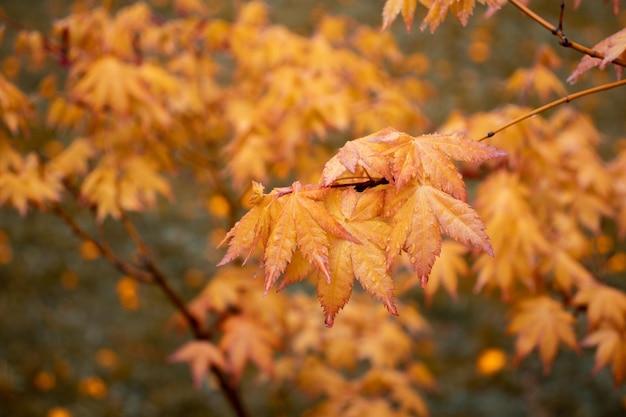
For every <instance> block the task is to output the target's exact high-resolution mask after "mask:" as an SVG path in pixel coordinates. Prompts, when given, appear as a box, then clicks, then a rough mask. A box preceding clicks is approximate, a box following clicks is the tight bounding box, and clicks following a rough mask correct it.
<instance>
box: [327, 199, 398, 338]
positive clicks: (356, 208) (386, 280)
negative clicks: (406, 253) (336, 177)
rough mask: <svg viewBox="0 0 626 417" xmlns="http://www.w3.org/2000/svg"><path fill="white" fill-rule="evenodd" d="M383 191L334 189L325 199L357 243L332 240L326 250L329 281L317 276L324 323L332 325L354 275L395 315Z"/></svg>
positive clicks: (348, 291)
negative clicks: (360, 191) (388, 259)
mask: <svg viewBox="0 0 626 417" xmlns="http://www.w3.org/2000/svg"><path fill="white" fill-rule="evenodd" d="M383 193H384V191H382V190H367V191H365V192H363V193H358V192H356V191H355V190H354V189H352V188H349V189H347V190H343V191H338V190H334V191H333V194H332V195H331V196H330V197H329V198H328V200H327V205H328V207H329V212H330V213H331V214H332V215H334V217H335V218H337V219H342V221H341V225H342V226H343V227H344V228H345V229H346V230H347V231H348V232H349V233H350V234H351V235H353V236H355V237H356V238H357V239H358V241H359V242H360V243H356V242H353V241H347V240H341V239H332V241H331V244H330V249H329V270H330V272H331V274H332V278H331V280H330V281H329V282H327V281H326V280H324V279H321V277H320V279H318V284H317V295H318V298H319V300H320V303H321V304H322V307H323V308H324V313H325V315H326V318H325V323H326V325H327V326H328V327H330V326H332V325H333V321H334V317H335V315H336V314H337V312H338V311H339V310H340V309H341V308H343V306H344V305H345V304H346V303H347V302H348V299H349V298H350V294H351V293H352V285H353V283H354V278H355V277H356V279H358V281H359V283H360V284H361V286H362V287H363V288H364V289H365V291H367V293H368V294H370V295H371V296H372V297H374V298H376V299H378V300H380V301H382V303H383V304H384V305H385V307H386V308H387V310H389V312H391V313H392V314H396V315H397V314H398V313H397V309H396V306H395V303H394V300H393V297H394V295H393V290H394V285H393V281H392V279H391V277H390V276H389V273H388V270H387V263H386V262H385V257H386V254H385V242H386V239H387V236H388V235H389V231H390V227H389V225H388V224H387V223H385V222H383V221H382V219H381V218H380V215H381V214H382V208H383V201H384V198H383V195H384V194H383Z"/></svg>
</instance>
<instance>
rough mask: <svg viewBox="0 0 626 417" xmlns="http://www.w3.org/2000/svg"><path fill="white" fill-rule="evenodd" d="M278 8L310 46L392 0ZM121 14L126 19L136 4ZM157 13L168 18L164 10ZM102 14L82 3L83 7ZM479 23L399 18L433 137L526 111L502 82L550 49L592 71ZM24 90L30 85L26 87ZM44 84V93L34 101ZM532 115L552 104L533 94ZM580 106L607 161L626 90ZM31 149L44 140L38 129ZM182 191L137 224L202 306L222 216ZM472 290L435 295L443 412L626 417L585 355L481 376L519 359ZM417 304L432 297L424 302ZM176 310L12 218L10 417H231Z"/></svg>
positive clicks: (620, 128)
mask: <svg viewBox="0 0 626 417" xmlns="http://www.w3.org/2000/svg"><path fill="white" fill-rule="evenodd" d="M268 2H269V4H270V14H271V18H272V21H273V22H274V23H279V24H283V25H285V26H287V27H289V28H290V29H291V30H293V31H296V32H298V33H302V34H310V33H311V32H312V30H313V29H314V27H315V23H316V22H317V21H318V20H319V19H320V18H321V17H322V16H323V15H324V14H326V13H329V14H342V15H348V16H350V17H353V18H354V19H355V20H357V21H359V22H361V23H363V24H367V25H371V26H372V27H380V24H381V11H382V7H383V4H384V1H383V0H375V1H367V2H364V1H357V0H342V1H313V0H272V1H268ZM109 3H111V4H112V5H113V6H114V7H118V6H119V7H123V6H124V5H127V4H129V3H130V2H129V1H111V2H109ZM153 3H156V6H158V7H159V8H160V10H162V11H163V13H168V10H169V6H168V1H167V0H159V1H154V2H153ZM234 3H236V2H234ZM567 3H568V9H567V11H566V16H565V32H566V33H567V34H568V35H569V36H570V37H571V38H572V39H574V40H576V41H578V42H580V43H583V44H585V45H589V46H591V45H593V44H595V43H596V42H598V41H599V40H601V39H603V38H605V37H606V36H608V35H609V34H611V33H613V32H615V31H617V30H619V29H620V28H623V27H625V26H626V11H622V12H621V14H620V15H618V16H614V15H613V14H612V10H611V6H610V5H608V4H605V3H604V2H601V1H599V0H583V2H582V5H581V7H580V8H579V9H578V10H576V11H572V10H571V3H573V2H570V1H568V2H567ZM70 4H71V2H70V1H64V0H48V1H44V0H31V1H28V2H18V1H10V0H2V1H0V7H1V8H2V10H3V15H4V16H8V17H9V18H10V20H11V21H12V22H15V23H18V24H19V25H21V26H22V27H24V28H30V29H37V30H42V31H44V32H45V31H46V30H48V29H49V28H50V25H51V22H53V21H54V19H58V18H62V17H64V16H65V15H66V14H67V13H68V12H69V11H70ZM98 4H99V2H97V1H83V2H82V7H92V6H94V5H98ZM531 5H532V6H533V7H535V8H536V10H537V11H539V12H540V13H542V14H543V16H544V17H546V18H547V19H548V20H550V21H552V22H557V21H558V14H559V5H560V1H557V0H551V1H543V2H539V1H533V2H531ZM218 9H219V13H220V14H221V15H222V17H224V18H227V19H228V18H232V16H233V13H234V12H233V10H234V5H233V3H231V2H224V4H221V5H219V7H218ZM483 12H484V8H483V7H481V6H479V7H477V8H476V10H475V15H474V16H473V17H472V18H471V19H470V22H469V25H468V27H467V28H463V27H461V25H460V24H459V23H458V21H456V20H455V19H454V18H452V17H448V19H447V20H446V21H445V22H444V23H443V25H442V26H441V27H439V29H437V31H436V32H435V33H434V34H432V35H431V34H430V33H428V31H426V32H420V30H419V23H420V21H421V20H422V19H423V18H424V15H425V14H424V13H425V9H424V8H419V7H418V14H417V15H416V18H415V24H414V27H413V30H412V32H410V33H407V32H406V30H405V28H404V26H403V24H402V22H401V21H400V19H398V21H396V22H395V23H394V25H393V27H392V31H393V33H394V36H395V37H396V39H398V41H399V43H400V45H401V47H402V48H403V50H405V51H406V52H411V53H415V52H419V53H421V54H423V55H424V56H425V57H426V58H427V59H426V60H425V61H424V65H425V68H424V72H423V78H424V79H426V80H428V81H429V82H430V83H432V84H433V86H434V87H435V89H436V90H437V91H438V92H439V94H438V99H437V100H435V101H434V102H433V103H432V105H429V106H428V107H427V108H425V109H424V113H425V114H426V115H427V116H428V117H429V119H430V120H431V123H432V126H433V127H434V128H436V126H438V125H440V124H442V123H443V122H444V121H445V120H446V118H447V117H448V116H449V114H450V113H451V112H452V111H454V110H459V111H463V112H466V113H469V112H475V111H488V110H490V109H492V108H494V107H495V106H497V105H498V104H503V103H507V102H518V101H519V97H516V96H507V95H506V94H505V93H504V90H505V88H504V81H503V80H506V78H507V77H508V76H510V75H511V74H512V73H513V72H514V70H515V69H516V68H518V67H524V66H531V65H532V64H533V63H534V59H535V55H536V53H537V50H538V45H540V44H549V45H551V46H552V47H553V48H554V49H555V50H556V52H557V53H558V55H559V56H560V57H562V59H563V62H564V65H563V66H562V68H561V69H560V70H558V71H557V73H558V75H559V76H560V77H561V79H563V80H564V79H565V78H567V76H568V75H569V74H570V73H571V71H572V70H573V68H574V67H575V65H576V63H577V62H578V60H579V59H580V55H579V54H578V53H576V52H574V51H571V50H568V49H563V48H560V47H559V46H558V42H557V39H556V38H555V37H553V36H551V35H550V34H549V33H548V32H547V31H545V30H544V29H542V28H540V27H539V26H538V25H537V24H535V23H534V22H532V21H530V20H529V19H527V18H526V17H524V16H522V15H520V13H519V12H518V11H517V10H516V9H514V8H513V7H512V6H510V5H506V6H505V7H504V8H503V10H501V11H500V12H498V13H497V14H496V15H495V16H493V17H491V18H489V19H487V18H486V17H485V16H484V15H483ZM11 39H12V38H11V31H10V30H9V29H7V30H6V34H5V40H4V42H3V44H2V45H1V48H2V49H1V52H2V56H6V55H7V51H9V50H10V49H11V48H12V42H11ZM2 56H0V58H2ZM613 77H614V74H613V72H612V71H611V70H607V71H605V72H603V73H599V72H596V73H595V74H594V76H589V77H584V79H582V80H581V81H579V82H578V83H577V84H576V85H575V86H568V90H569V91H571V92H574V91H578V90H581V89H583V88H585V87H589V86H591V85H597V84H599V83H601V82H606V81H609V80H610V79H612V78H613ZM23 82H24V83H25V85H26V87H25V88H29V87H28V82H29V80H28V78H25V79H24V80H23ZM22 85H24V84H22ZM36 85H37V84H36V82H35V81H33V82H32V88H33V90H34V89H35V88H36ZM533 100H535V101H534V102H533ZM527 104H528V105H538V104H540V103H539V101H538V100H537V99H536V98H534V97H531V98H530V99H529V101H528V103H527ZM575 105H576V106H578V107H579V108H580V109H582V110H583V111H587V112H589V113H591V114H592V115H593V116H594V120H595V121H596V126H597V127H598V128H599V129H600V130H601V131H602V132H603V133H604V135H605V137H604V142H603V144H602V152H603V153H604V154H605V155H607V156H608V155H610V153H611V149H612V145H613V143H614V142H615V141H616V140H618V139H620V137H621V138H623V137H624V132H625V131H626V110H625V109H626V94H625V91H624V89H623V88H622V89H618V90H615V91H608V92H604V93H601V94H599V95H595V96H591V97H587V98H584V99H582V100H580V101H579V102H577V103H576V104H575ZM33 140H34V141H36V140H38V138H37V137H36V132H35V138H34V139H33ZM177 189H178V195H177V199H176V205H175V206H164V207H162V208H160V209H159V210H155V211H152V212H150V213H147V214H145V215H143V216H142V217H141V218H139V217H137V218H136V219H134V220H136V221H137V223H138V224H139V227H140V229H141V232H142V233H143V234H144V236H145V239H146V241H148V242H149V243H150V245H151V247H152V248H153V250H154V252H155V254H156V255H157V259H159V265H160V266H161V267H162V268H163V269H164V270H165V271H166V272H167V273H168V274H169V276H171V277H175V278H176V280H175V282H174V285H175V287H176V288H177V289H178V290H179V291H180V292H181V293H182V294H183V295H184V297H185V298H186V299H190V298H191V297H193V295H195V293H196V292H197V291H198V290H199V289H201V288H202V286H203V285H204V284H206V282H207V280H208V279H209V277H210V276H211V273H212V271H213V268H214V265H215V263H216V261H217V260H218V259H219V258H220V254H221V252H218V251H216V250H215V249H213V248H212V246H210V245H208V244H207V242H208V241H209V239H207V236H209V234H210V232H211V229H212V228H213V227H216V220H215V219H211V218H208V217H207V212H206V209H205V208H204V207H203V206H202V205H201V204H199V203H198V201H197V199H196V198H195V196H194V195H193V190H191V189H185V184H179V185H177ZM173 208H175V209H176V210H173ZM109 226H110V227H111V229H112V230H111V236H115V235H116V233H119V235H120V236H121V234H122V233H121V231H116V230H115V225H113V224H109V223H107V227H109ZM113 241H115V239H114V240H113ZM116 244H119V245H120V250H121V251H123V250H124V248H123V245H127V244H128V243H127V242H126V240H123V239H119V242H117V243H116ZM129 250H130V248H129ZM621 278H622V279H623V277H621ZM472 286H473V282H472V281H471V280H466V281H464V282H462V283H461V288H460V295H459V299H458V301H457V302H454V301H452V300H450V298H449V297H448V296H447V295H445V294H442V293H439V294H438V295H437V296H436V297H435V299H434V301H433V303H432V305H431V306H430V307H425V308H424V309H423V314H424V315H425V316H426V317H427V318H428V319H429V320H430V322H431V324H432V326H433V336H434V340H435V346H434V352H433V356H432V357H431V358H428V359H427V364H428V365H429V367H430V368H431V369H432V370H433V372H434V373H435V375H436V378H437V384H438V390H437V391H436V392H434V393H431V394H429V395H428V396H427V401H428V405H429V407H430V410H431V414H432V415H433V416H459V417H461V416H494V417H495V416H503V415H506V416H512V417H513V416H520V417H521V416H537V417H543V416H570V417H582V416H594V417H595V416H597V417H610V416H622V415H626V389H624V388H623V387H614V385H613V382H612V379H611V377H610V374H609V371H607V370H603V371H601V372H600V373H599V374H598V375H596V376H592V375H591V370H592V368H593V356H592V355H591V354H590V352H587V351H586V352H584V354H583V355H581V356H577V355H576V354H574V353H572V352H569V351H568V352H565V351H561V352H560V353H559V356H558V358H557V360H556V361H555V363H554V365H553V367H552V372H551V373H550V374H548V375H544V374H543V372H542V368H541V364H540V363H539V361H538V358H537V356H536V354H533V355H531V357H530V358H529V359H526V360H524V361H523V362H522V364H521V365H520V366H519V367H518V368H517V369H512V368H511V367H510V366H509V365H506V366H504V368H502V369H500V370H498V371H496V372H494V373H489V372H485V367H487V368H488V366H489V363H490V362H489V360H491V361H496V362H497V361H498V355H501V354H502V353H503V352H504V353H505V354H506V355H510V352H511V351H512V344H513V339H512V338H511V337H508V336H507V335H505V333H504V328H505V326H506V320H505V318H506V314H507V311H506V309H505V306H503V305H502V304H501V303H500V302H499V300H498V296H497V295H495V294H494V295H493V296H491V297H490V296H484V295H480V296H475V295H473V294H472ZM415 297H417V298H420V299H421V295H420V293H419V291H415ZM172 313H173V310H172V308H171V306H170V305H169V304H168V303H167V302H166V301H165V300H164V298H163V295H162V294H161V293H160V292H158V290H157V289H155V288H151V287H143V286H141V284H138V283H136V282H135V281H133V280H130V279H128V278H124V277H122V276H121V275H120V274H119V273H118V272H117V271H115V270H113V268H111V267H110V266H109V265H108V264H107V263H106V262H104V261H103V260H101V259H97V251H96V250H95V249H94V248H92V247H90V246H89V245H81V244H80V242H79V241H78V240H77V239H76V238H75V237H74V236H73V235H72V234H71V233H70V232H69V231H68V230H67V228H66V227H65V226H64V225H63V224H62V223H61V222H60V221H59V220H58V219H57V218H55V217H53V216H51V215H48V214H45V213H43V214H42V213H31V214H29V215H28V216H27V217H25V218H22V217H20V216H19V215H18V214H16V213H15V212H14V211H13V210H10V209H7V208H0V416H47V417H70V416H76V417H78V416H151V417H157V416H172V415H184V416H187V417H194V416H223V415H231V412H230V410H229V409H228V407H227V405H226V404H225V403H224V401H223V399H222V395H221V394H220V393H219V392H216V391H211V390H210V389H208V388H206V387H205V388H203V389H201V390H200V391H195V390H193V388H192V383H191V379H190V376H189V372H188V369H187V367H186V366H184V365H181V364H169V363H168V362H167V357H168V356H169V355H170V354H171V353H172V352H173V351H174V350H175V349H176V348H177V347H179V346H180V344H181V343H182V341H183V340H184V337H182V336H177V335H175V334H174V333H171V332H169V331H168V330H167V328H166V327H167V326H166V323H167V321H168V319H169V318H170V317H171V315H172ZM579 330H580V332H581V333H580V334H582V332H584V329H579ZM488 348H496V350H495V351H493V350H492V351H486V349H488ZM489 355H491V356H489ZM485 358H486V359H485ZM481 360H482V361H483V362H481ZM485 361H486V362H485ZM246 388H250V389H246ZM242 391H243V392H244V398H245V400H246V403H247V404H248V405H249V407H250V409H251V410H254V415H255V416H256V415H258V416H264V415H272V414H271V412H270V411H268V410H266V409H264V408H263V407H262V405H263V404H264V403H265V398H266V396H267V395H269V394H268V391H267V388H264V386H263V385H260V386H259V384H257V383H256V382H254V381H251V380H250V378H248V379H247V380H246V381H245V382H244V385H243V390H242ZM257 406H258V408H257Z"/></svg>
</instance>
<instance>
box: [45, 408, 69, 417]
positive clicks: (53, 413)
mask: <svg viewBox="0 0 626 417" xmlns="http://www.w3.org/2000/svg"><path fill="white" fill-rule="evenodd" d="M46 417H72V413H70V412H69V410H68V409H67V408H63V407H54V408H51V409H50V410H48V414H46Z"/></svg>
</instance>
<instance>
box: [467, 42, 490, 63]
mask: <svg viewBox="0 0 626 417" xmlns="http://www.w3.org/2000/svg"><path fill="white" fill-rule="evenodd" d="M467 54H468V55H469V57H470V59H471V60H472V61H473V62H475V63H477V64H480V63H483V62H485V61H487V60H488V59H489V56H490V55H491V50H490V49H489V44H488V43H486V42H483V41H475V42H472V43H471V45H470V46H469V49H468V51H467Z"/></svg>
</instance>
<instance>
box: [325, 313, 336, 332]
mask: <svg viewBox="0 0 626 417" xmlns="http://www.w3.org/2000/svg"><path fill="white" fill-rule="evenodd" d="M333 324H335V317H333V316H331V315H330V314H329V315H327V316H326V318H325V319H324V325H325V326H326V327H328V328H329V329H330V328H331V327H333Z"/></svg>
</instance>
